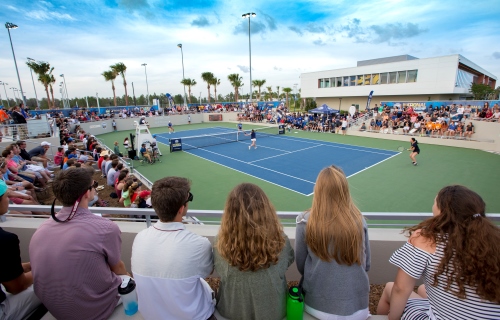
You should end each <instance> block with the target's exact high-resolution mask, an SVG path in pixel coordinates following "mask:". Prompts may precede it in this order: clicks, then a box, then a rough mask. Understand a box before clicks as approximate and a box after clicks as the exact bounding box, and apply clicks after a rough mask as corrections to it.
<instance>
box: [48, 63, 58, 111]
mask: <svg viewBox="0 0 500 320" xmlns="http://www.w3.org/2000/svg"><path fill="white" fill-rule="evenodd" d="M53 69H54V68H52V69H51V70H50V73H49V75H50V83H49V87H50V95H51V96H52V108H54V109H55V108H56V99H54V88H52V84H53V83H56V78H55V77H54V75H53V74H52V70H53Z"/></svg>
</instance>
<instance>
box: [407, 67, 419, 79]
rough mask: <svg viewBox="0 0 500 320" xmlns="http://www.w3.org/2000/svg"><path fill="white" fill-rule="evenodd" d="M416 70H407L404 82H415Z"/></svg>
mask: <svg viewBox="0 0 500 320" xmlns="http://www.w3.org/2000/svg"><path fill="white" fill-rule="evenodd" d="M417 74H418V70H408V76H407V78H406V82H417Z"/></svg>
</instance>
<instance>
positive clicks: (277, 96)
mask: <svg viewBox="0 0 500 320" xmlns="http://www.w3.org/2000/svg"><path fill="white" fill-rule="evenodd" d="M276 98H278V99H279V98H280V86H276Z"/></svg>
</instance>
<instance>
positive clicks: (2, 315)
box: [0, 180, 41, 320]
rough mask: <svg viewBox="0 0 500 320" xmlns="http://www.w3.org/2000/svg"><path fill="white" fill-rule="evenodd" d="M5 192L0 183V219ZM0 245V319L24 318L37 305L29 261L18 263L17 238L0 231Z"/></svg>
mask: <svg viewBox="0 0 500 320" xmlns="http://www.w3.org/2000/svg"><path fill="white" fill-rule="evenodd" d="M8 192H9V191H8V189H7V185H6V184H5V182H4V181H1V180H0V216H1V215H3V214H5V213H6V212H8V209H9V198H8V197H7V195H8ZM0 246H1V247H2V263H1V264H0V283H1V284H2V286H1V287H0V319H3V320H11V319H12V320H16V319H24V318H26V317H27V316H28V315H30V314H31V313H32V312H33V311H34V310H35V309H36V308H37V307H38V306H39V305H40V304H41V302H40V300H39V299H38V298H37V296H36V295H35V292H34V291H33V275H32V274H31V265H30V263H29V262H26V263H21V251H20V250H19V238H18V237H17V235H15V234H13V233H10V232H7V231H5V230H3V229H2V228H0ZM4 289H5V291H6V292H4V291H3V290H4Z"/></svg>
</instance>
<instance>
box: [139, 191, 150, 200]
mask: <svg viewBox="0 0 500 320" xmlns="http://www.w3.org/2000/svg"><path fill="white" fill-rule="evenodd" d="M149 195H151V191H149V190H143V191H141V192H139V197H141V198H143V199H144V198H146V197H147V196H149Z"/></svg>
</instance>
